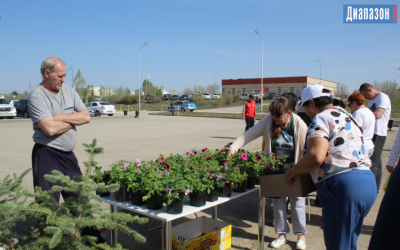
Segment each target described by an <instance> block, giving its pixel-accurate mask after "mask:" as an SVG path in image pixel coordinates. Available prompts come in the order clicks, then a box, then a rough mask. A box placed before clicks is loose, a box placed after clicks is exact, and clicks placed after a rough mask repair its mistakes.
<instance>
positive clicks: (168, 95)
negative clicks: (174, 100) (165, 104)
mask: <svg viewBox="0 0 400 250" xmlns="http://www.w3.org/2000/svg"><path fill="white" fill-rule="evenodd" d="M162 99H163V100H171V95H170V94H164V95H163V97H162Z"/></svg>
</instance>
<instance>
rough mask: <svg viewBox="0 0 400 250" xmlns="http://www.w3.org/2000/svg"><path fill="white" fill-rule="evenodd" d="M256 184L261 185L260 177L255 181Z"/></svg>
mask: <svg viewBox="0 0 400 250" xmlns="http://www.w3.org/2000/svg"><path fill="white" fill-rule="evenodd" d="M254 184H255V185H260V177H258V178H256V179H255V181H254Z"/></svg>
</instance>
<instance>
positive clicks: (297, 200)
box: [272, 197, 307, 235]
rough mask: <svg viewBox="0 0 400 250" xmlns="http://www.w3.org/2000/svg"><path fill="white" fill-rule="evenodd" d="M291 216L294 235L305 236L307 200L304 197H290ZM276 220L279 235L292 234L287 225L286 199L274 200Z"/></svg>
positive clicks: (276, 229)
mask: <svg viewBox="0 0 400 250" xmlns="http://www.w3.org/2000/svg"><path fill="white" fill-rule="evenodd" d="M289 200H290V206H291V211H292V213H291V216H292V225H293V234H294V235H304V234H306V233H307V230H306V198H304V197H290V198H289ZM272 204H273V210H274V219H275V232H276V233H277V234H287V233H289V232H290V229H289V225H288V223H287V219H286V217H287V212H286V197H282V198H273V199H272Z"/></svg>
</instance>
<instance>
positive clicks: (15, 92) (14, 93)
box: [11, 90, 19, 96]
mask: <svg viewBox="0 0 400 250" xmlns="http://www.w3.org/2000/svg"><path fill="white" fill-rule="evenodd" d="M11 94H12V95H15V96H17V95H19V93H18V92H17V91H15V90H14V91H13V92H11Z"/></svg>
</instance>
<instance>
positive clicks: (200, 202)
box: [185, 149, 214, 207]
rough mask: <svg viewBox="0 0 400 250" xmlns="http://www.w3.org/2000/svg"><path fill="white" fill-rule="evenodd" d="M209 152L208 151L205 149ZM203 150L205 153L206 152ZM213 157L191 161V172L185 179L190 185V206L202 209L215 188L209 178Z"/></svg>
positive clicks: (202, 156)
mask: <svg viewBox="0 0 400 250" xmlns="http://www.w3.org/2000/svg"><path fill="white" fill-rule="evenodd" d="M204 150H207V149H204ZM204 150H203V153H204V152H205V151H204ZM211 160H212V157H211V156H207V155H199V156H197V157H193V158H192V159H191V163H190V164H189V170H190V172H189V173H188V174H187V175H185V178H186V179H187V180H188V182H189V183H190V190H191V192H190V194H189V197H190V205H191V206H195V207H201V206H204V205H205V204H206V201H207V194H209V193H210V192H211V189H213V188H214V182H213V180H212V179H210V178H209V176H210V171H209V166H210V164H209V163H211V164H212V161H211Z"/></svg>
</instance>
